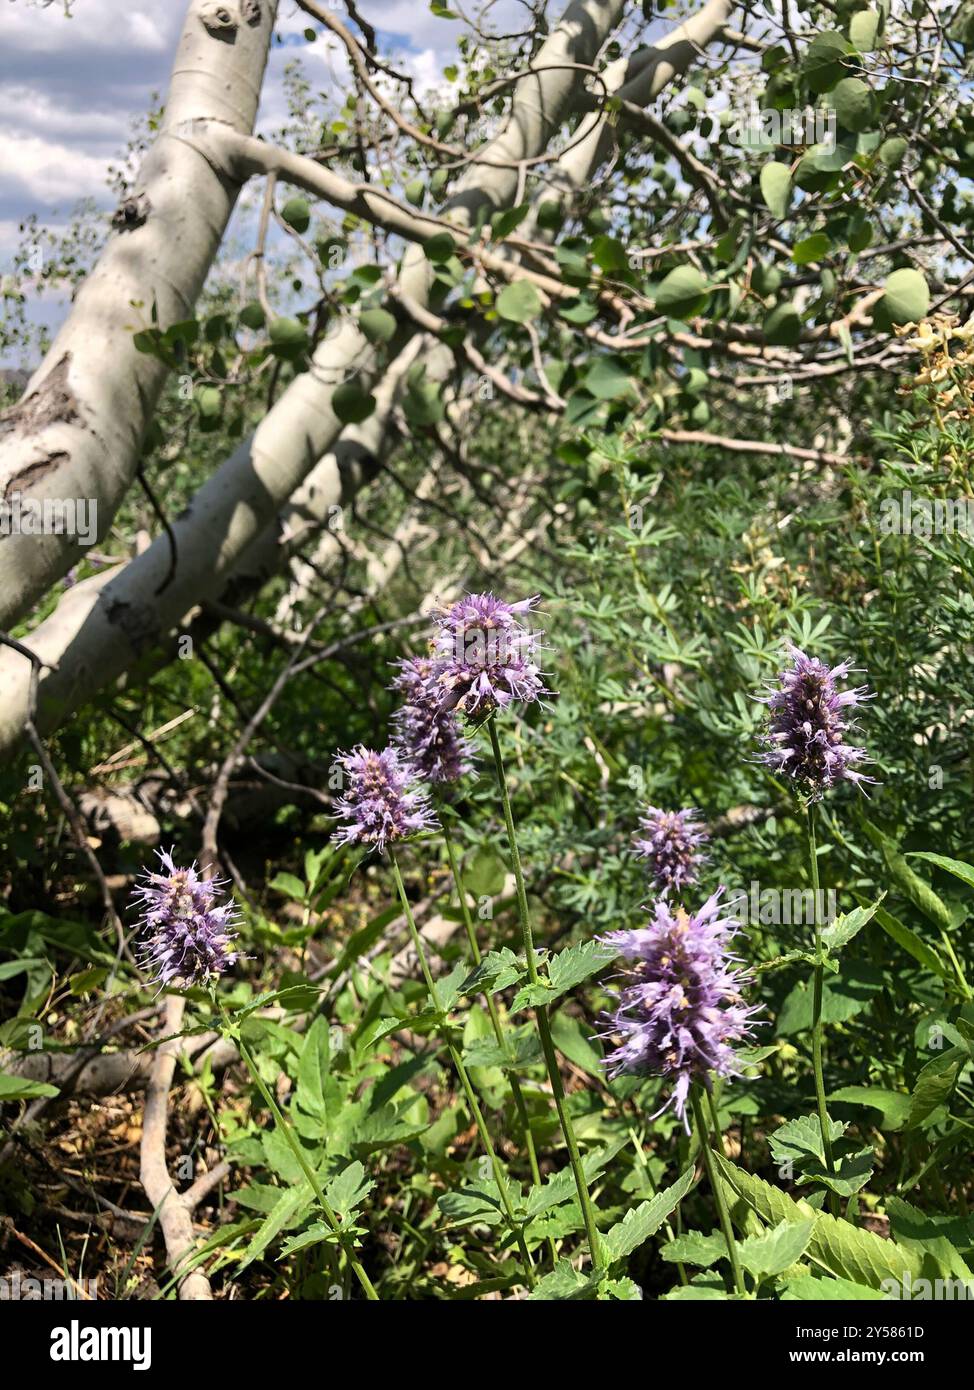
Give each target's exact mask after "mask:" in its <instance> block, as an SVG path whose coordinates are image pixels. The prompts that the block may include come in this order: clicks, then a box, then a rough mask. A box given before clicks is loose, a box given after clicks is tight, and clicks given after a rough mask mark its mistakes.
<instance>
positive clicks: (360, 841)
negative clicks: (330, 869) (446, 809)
mask: <svg viewBox="0 0 974 1390" xmlns="http://www.w3.org/2000/svg"><path fill="white" fill-rule="evenodd" d="M338 761H339V764H340V766H341V768H342V773H343V776H344V779H345V795H344V796H343V797H342V798H341V799H340V800H339V801H338V803H337V805H336V810H337V812H338V815H339V818H340V819H342V820H344V822H345V824H344V825H342V826H340V827H339V829H338V830H336V832H335V834H334V835H333V836H332V839H333V840H334V841H335V843H336V844H340V845H369V846H371V847H372V848H373V849H377V850H380V851H381V850H384V849H385V848H386V846H387V845H389V844H392V843H394V842H396V841H398V840H405V839H408V838H409V836H410V835H418V834H419V833H420V831H422V830H435V829H436V827H437V821H436V817H435V815H434V814H433V808H432V806H431V805H430V800H429V792H428V791H427V789H426V787H425V786H423V785H422V784H417V782H416V771H415V769H414V768H413V766H412V764H411V763H409V762H408V761H406V759H405V758H404V757H403V756H402V754H401V753H400V751H399V749H398V748H385V749H383V751H382V752H381V753H377V752H375V750H374V749H372V748H364V747H362V746H361V745H360V746H359V747H358V748H355V749H353V750H352V752H351V753H343V754H342V755H341V757H340V758H339V760H338Z"/></svg>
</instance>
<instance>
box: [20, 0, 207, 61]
mask: <svg viewBox="0 0 974 1390" xmlns="http://www.w3.org/2000/svg"><path fill="white" fill-rule="evenodd" d="M160 10H161V11H162V13H161V14H160ZM182 11H183V6H182V5H180V4H173V3H172V0H165V3H164V4H162V5H161V6H160V5H159V4H152V3H149V0H125V3H123V4H119V3H118V0H75V4H74V6H73V8H72V13H71V18H70V19H68V18H66V17H65V14H64V10H63V9H62V8H61V6H60V5H59V4H57V3H55V4H52V5H36V4H27V3H25V0H6V3H5V4H4V18H3V40H4V47H5V48H6V49H7V51H8V53H14V52H22V53H32V52H43V53H45V54H50V53H72V52H73V53H77V52H78V50H79V49H117V48H119V47H120V46H121V47H131V48H133V49H135V50H136V51H137V52H141V53H159V52H163V51H165V50H166V49H168V48H170V47H171V45H172V41H173V38H174V35H175V33H176V31H177V30H178V27H179V25H180V23H181V22H182Z"/></svg>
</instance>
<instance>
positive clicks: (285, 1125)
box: [237, 1037, 379, 1302]
mask: <svg viewBox="0 0 974 1390" xmlns="http://www.w3.org/2000/svg"><path fill="white" fill-rule="evenodd" d="M237 1048H238V1050H239V1052H240V1056H241V1057H242V1058H243V1061H244V1064H245V1065H246V1067H247V1070H248V1071H249V1072H250V1074H251V1076H252V1077H253V1078H254V1081H255V1083H256V1085H257V1089H258V1091H260V1093H261V1095H262V1096H263V1098H264V1101H265V1103H266V1105H267V1107H268V1109H269V1110H270V1112H271V1114H272V1115H273V1116H274V1123H275V1124H276V1125H277V1127H278V1129H279V1130H280V1131H281V1133H282V1134H283V1135H284V1138H285V1139H286V1140H287V1142H288V1144H289V1145H290V1148H291V1152H292V1153H293V1154H294V1157H295V1158H296V1159H297V1160H298V1163H300V1165H301V1168H302V1169H303V1171H304V1176H305V1177H306V1178H307V1179H308V1182H309V1183H310V1184H311V1189H312V1191H313V1192H314V1194H315V1196H316V1197H317V1199H318V1205H319V1206H320V1207H321V1210H322V1211H323V1212H324V1214H325V1220H326V1221H327V1222H328V1225H329V1226H330V1227H331V1229H332V1230H333V1231H334V1232H335V1234H336V1235H337V1236H338V1239H339V1241H340V1242H341V1246H342V1249H343V1250H344V1251H345V1256H346V1258H347V1260H348V1263H349V1266H350V1267H351V1270H352V1273H353V1274H354V1275H355V1277H356V1279H357V1280H358V1281H359V1283H360V1284H361V1285H362V1288H363V1289H364V1290H365V1296H366V1298H368V1299H371V1300H372V1301H373V1302H378V1300H379V1295H378V1294H377V1293H376V1291H375V1289H374V1288H373V1286H372V1281H371V1279H370V1278H369V1276H368V1275H367V1274H366V1272H365V1270H364V1269H363V1268H362V1266H361V1265H360V1264H359V1262H358V1260H357V1259H356V1257H355V1255H354V1254H353V1253H352V1251H351V1249H350V1248H349V1246H348V1245H347V1244H346V1243H345V1237H344V1234H343V1232H342V1226H341V1222H340V1221H339V1219H338V1217H337V1216H336V1215H335V1212H334V1210H333V1208H332V1206H331V1203H330V1202H329V1201H328V1198H327V1197H326V1196H325V1193H324V1189H323V1188H322V1186H321V1181H320V1179H319V1177H318V1174H317V1173H316V1172H315V1170H314V1169H313V1168H312V1166H311V1164H310V1163H309V1162H308V1158H307V1155H306V1154H305V1152H304V1150H303V1149H302V1147H301V1145H300V1144H299V1143H298V1141H297V1139H296V1138H295V1136H294V1131H293V1130H292V1128H291V1125H290V1123H289V1121H288V1120H287V1119H286V1118H285V1116H284V1114H283V1112H282V1111H281V1109H280V1107H279V1106H278V1104H277V1101H276V1100H275V1099H274V1097H273V1096H272V1095H271V1092H270V1090H269V1089H268V1087H267V1086H266V1085H265V1083H264V1079H263V1077H262V1076H261V1074H260V1072H259V1071H258V1070H257V1063H256V1062H255V1061H254V1059H253V1057H251V1055H250V1053H249V1052H248V1050H247V1046H246V1044H245V1043H244V1042H243V1040H242V1039H241V1038H239V1037H238V1038H237Z"/></svg>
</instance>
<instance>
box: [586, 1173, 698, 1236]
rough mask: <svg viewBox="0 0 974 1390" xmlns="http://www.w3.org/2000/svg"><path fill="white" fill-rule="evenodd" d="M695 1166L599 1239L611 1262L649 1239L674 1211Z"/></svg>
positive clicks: (686, 1188)
mask: <svg viewBox="0 0 974 1390" xmlns="http://www.w3.org/2000/svg"><path fill="white" fill-rule="evenodd" d="M693 1177H694V1167H693V1165H692V1164H691V1166H690V1167H689V1168H688V1169H687V1170H686V1172H685V1173H684V1174H683V1175H682V1177H679V1178H677V1180H676V1182H675V1183H674V1184H673V1185H672V1187H668V1188H666V1189H665V1191H663V1192H657V1194H656V1196H655V1197H650V1199H649V1200H648V1201H647V1202H640V1204H639V1206H638V1207H634V1208H633V1210H632V1211H627V1212H626V1214H625V1216H624V1217H623V1218H622V1220H621V1221H617V1222H616V1224H615V1225H614V1226H613V1227H611V1229H610V1230H608V1231H606V1233H605V1235H604V1236H603V1237H602V1240H603V1244H604V1245H605V1248H606V1250H607V1251H608V1254H609V1258H610V1259H612V1260H621V1259H624V1258H625V1257H626V1256H627V1255H631V1254H632V1252H633V1251H634V1250H635V1249H636V1248H637V1247H638V1246H640V1245H642V1243H643V1242H644V1241H646V1240H648V1239H649V1237H650V1236H651V1235H653V1233H654V1232H655V1231H658V1230H659V1228H660V1226H662V1224H663V1222H664V1221H665V1220H666V1218H667V1217H668V1216H669V1214H670V1212H671V1211H674V1210H675V1208H676V1207H677V1206H679V1204H680V1202H681V1201H682V1200H683V1198H684V1197H685V1196H686V1194H687V1192H689V1190H690V1185H691V1183H692V1182H693Z"/></svg>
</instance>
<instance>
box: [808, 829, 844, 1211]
mask: <svg viewBox="0 0 974 1390" xmlns="http://www.w3.org/2000/svg"><path fill="white" fill-rule="evenodd" d="M805 823H806V826H807V829H808V865H809V872H810V874H811V879H812V916H813V918H814V921H815V973H814V975H813V977H812V1068H813V1070H814V1072H815V1100H816V1104H817V1106H818V1122H819V1126H820V1127H821V1130H822V1149H823V1152H824V1154H825V1167H826V1168H827V1169H828V1172H829V1174H830V1175H831V1176H834V1175H835V1160H834V1159H833V1157H832V1135H831V1131H830V1130H829V1112H828V1109H827V1107H826V1104H825V1071H824V1068H823V1066H822V1035H823V1032H824V1027H823V1023H822V987H823V984H824V982H825V961H824V957H823V955H822V922H821V916H820V914H819V910H818V902H819V894H820V891H821V890H820V887H819V878H818V846H817V845H816V841H815V806H814V804H813V803H809V805H808V806H807V807H806V809H805ZM829 1210H830V1211H831V1212H832V1215H833V1216H838V1215H839V1199H838V1197H837V1196H836V1194H835V1193H834V1192H832V1191H830V1192H829Z"/></svg>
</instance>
